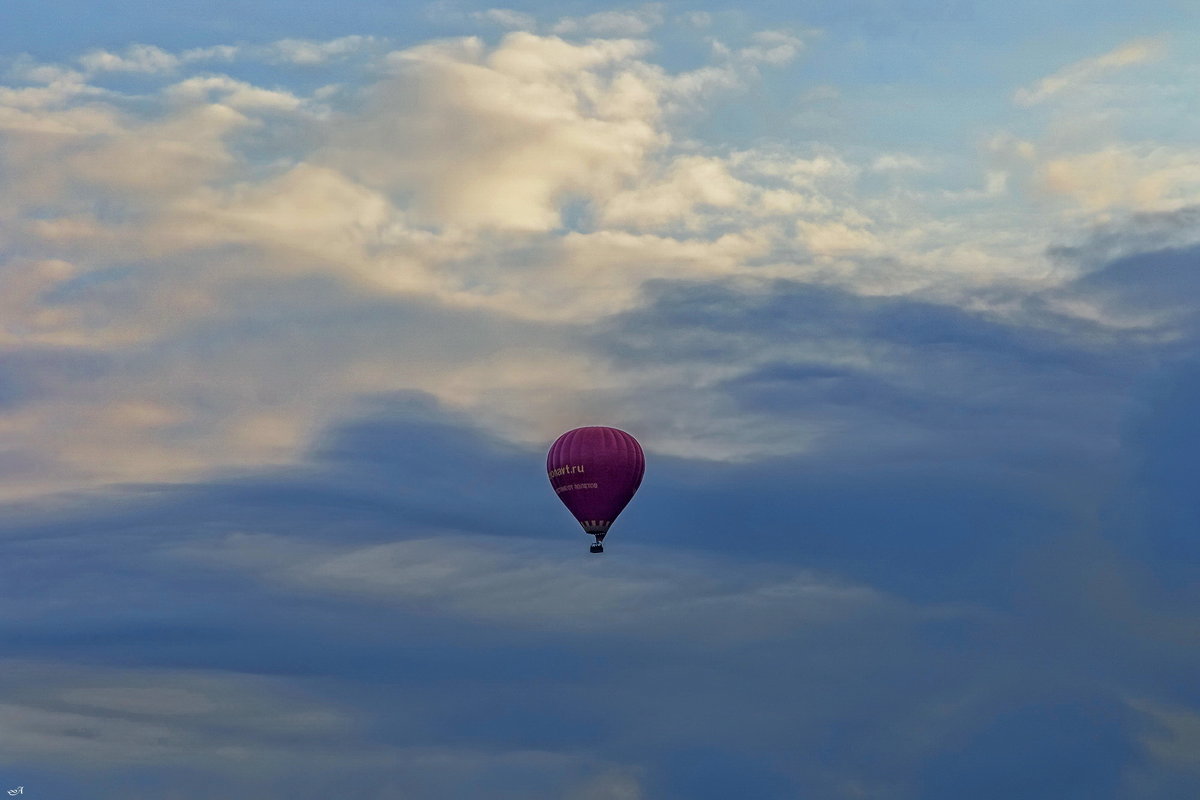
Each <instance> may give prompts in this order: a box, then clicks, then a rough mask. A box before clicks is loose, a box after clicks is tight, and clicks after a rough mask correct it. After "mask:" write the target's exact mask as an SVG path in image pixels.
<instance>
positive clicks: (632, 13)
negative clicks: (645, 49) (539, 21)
mask: <svg viewBox="0 0 1200 800" xmlns="http://www.w3.org/2000/svg"><path fill="white" fill-rule="evenodd" d="M662 23H663V5H662V3H648V4H646V5H644V6H642V7H641V8H638V9H633V10H627V11H600V12H597V13H595V14H589V15H588V16H586V17H563V18H562V19H560V20H559V21H558V22H556V23H554V25H552V26H551V27H550V31H551V32H552V33H558V34H576V33H582V34H586V35H590V36H644V35H646V34H647V33H649V32H650V31H651V30H653V29H654V28H656V27H658V26H659V25H662Z"/></svg>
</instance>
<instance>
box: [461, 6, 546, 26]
mask: <svg viewBox="0 0 1200 800" xmlns="http://www.w3.org/2000/svg"><path fill="white" fill-rule="evenodd" d="M471 16H472V17H473V18H474V19H477V20H480V21H482V22H490V23H493V24H495V25H499V26H500V27H501V28H510V29H513V30H523V31H532V30H535V29H536V28H537V26H538V23H537V19H536V18H534V17H532V16H530V15H529V14H525V13H522V12H520V11H513V10H512V9H511V8H489V9H488V10H486V11H476V12H474V13H473V14H472V15H471Z"/></svg>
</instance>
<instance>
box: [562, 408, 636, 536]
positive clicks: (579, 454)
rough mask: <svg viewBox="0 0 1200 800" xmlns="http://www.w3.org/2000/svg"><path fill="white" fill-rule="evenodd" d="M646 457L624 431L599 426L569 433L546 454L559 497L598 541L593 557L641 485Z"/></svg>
mask: <svg viewBox="0 0 1200 800" xmlns="http://www.w3.org/2000/svg"><path fill="white" fill-rule="evenodd" d="M645 471H646V456H645V455H644V454H643V453H642V446H641V445H640V444H638V443H637V439H634V438H633V437H632V436H630V435H629V434H628V433H626V432H625V431H619V430H617V429H616V428H605V427H600V426H595V427H588V428H576V429H575V430H572V431H567V432H566V433H564V434H563V435H562V436H560V437H558V439H557V440H556V441H555V442H554V444H552V445H551V446H550V452H549V453H547V454H546V473H547V475H548V476H549V477H550V485H551V486H553V487H554V491H555V492H556V493H557V494H558V499H560V500H562V501H563V505H565V506H566V507H567V510H568V511H570V512H571V514H572V515H574V517H575V519H577V520H579V524H580V525H582V526H583V530H584V531H585V532H586V533H589V534H591V535H592V536H595V537H596V541H595V543H593V544H592V546H591V551H592V552H593V553H603V552H604V545H603V544H602V543H603V542H604V537H605V536H606V535H607V534H608V529H609V528H610V527H611V526H612V524H613V522H614V521H615V520H616V518H617V515H618V514H620V513H621V511H622V510H623V509H624V508H625V506H626V505H627V504H628V503H629V501H630V499H632V497H633V493H634V492H636V491H637V490H638V486H640V485H641V483H642V475H643V473H645Z"/></svg>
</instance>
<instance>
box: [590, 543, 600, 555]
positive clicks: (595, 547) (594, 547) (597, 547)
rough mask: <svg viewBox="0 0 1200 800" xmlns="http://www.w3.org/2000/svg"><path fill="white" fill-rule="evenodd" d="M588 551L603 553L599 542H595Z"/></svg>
mask: <svg viewBox="0 0 1200 800" xmlns="http://www.w3.org/2000/svg"><path fill="white" fill-rule="evenodd" d="M588 550H590V551H591V552H593V553H603V552H604V545H602V544H600V543H599V542H596V543H595V544H594V545H592V546H591V547H589V548H588Z"/></svg>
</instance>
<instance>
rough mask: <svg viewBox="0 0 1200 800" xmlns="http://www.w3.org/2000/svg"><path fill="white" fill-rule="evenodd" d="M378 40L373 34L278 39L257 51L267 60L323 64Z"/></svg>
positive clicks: (366, 46)
mask: <svg viewBox="0 0 1200 800" xmlns="http://www.w3.org/2000/svg"><path fill="white" fill-rule="evenodd" d="M378 41H379V40H378V39H376V38H375V37H374V36H343V37H341V38H339V39H330V40H328V41H323V42H322V41H314V40H312V39H280V40H279V41H277V42H274V43H273V44H270V45H268V46H266V47H263V48H260V49H259V53H261V55H262V56H263V57H265V58H266V59H267V60H268V61H279V62H283V63H287V64H298V65H314V64H324V63H326V62H328V61H331V60H334V59H336V58H339V57H342V56H346V55H350V54H351V53H357V52H359V51H362V50H365V49H367V48H369V47H372V46H374V45H375V44H376V43H378Z"/></svg>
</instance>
